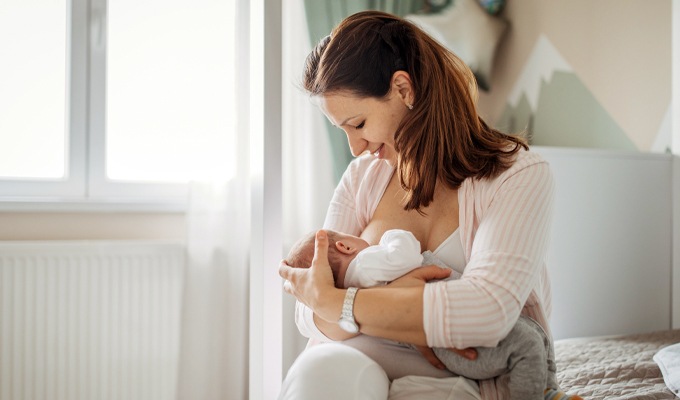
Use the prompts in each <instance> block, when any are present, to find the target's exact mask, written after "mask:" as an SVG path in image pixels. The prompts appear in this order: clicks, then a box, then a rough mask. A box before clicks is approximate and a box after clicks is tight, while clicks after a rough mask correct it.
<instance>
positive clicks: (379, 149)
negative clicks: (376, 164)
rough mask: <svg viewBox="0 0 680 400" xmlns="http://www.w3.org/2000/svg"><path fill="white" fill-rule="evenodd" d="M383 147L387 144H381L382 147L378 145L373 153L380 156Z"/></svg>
mask: <svg viewBox="0 0 680 400" xmlns="http://www.w3.org/2000/svg"><path fill="white" fill-rule="evenodd" d="M383 147H385V145H384V144H381V145H380V147H378V149H377V150H376V151H374V152H373V155H374V156H376V157H378V158H380V152H381V151H382V149H383Z"/></svg>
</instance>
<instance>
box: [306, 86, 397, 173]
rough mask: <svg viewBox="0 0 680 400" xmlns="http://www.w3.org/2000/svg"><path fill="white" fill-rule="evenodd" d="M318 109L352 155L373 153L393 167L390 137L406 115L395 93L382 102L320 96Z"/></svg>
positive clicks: (349, 96)
mask: <svg viewBox="0 0 680 400" xmlns="http://www.w3.org/2000/svg"><path fill="white" fill-rule="evenodd" d="M320 107H321V110H322V111H323V113H324V114H325V115H326V117H327V118H328V120H329V121H330V122H331V123H332V124H333V125H335V126H337V127H338V128H340V129H342V130H343V131H345V134H346V135H347V141H348V142H349V148H350V150H351V151H352V155H353V156H354V157H357V156H359V155H361V154H363V153H365V152H369V153H373V154H375V155H376V156H377V157H378V158H380V159H382V160H385V161H386V162H387V163H388V164H390V165H392V166H395V165H396V163H397V152H396V151H395V149H394V134H395V132H396V131H397V127H399V124H400V123H401V120H402V119H403V118H404V116H405V115H406V113H407V112H409V109H408V107H407V106H406V102H405V100H404V98H403V96H401V95H400V94H399V92H398V91H396V90H391V91H390V93H389V94H388V96H387V98H386V99H376V98H373V97H357V96H355V95H352V94H349V93H347V92H340V93H338V92H336V93H332V94H326V95H324V96H321V99H320Z"/></svg>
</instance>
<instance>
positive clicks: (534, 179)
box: [296, 151, 554, 400]
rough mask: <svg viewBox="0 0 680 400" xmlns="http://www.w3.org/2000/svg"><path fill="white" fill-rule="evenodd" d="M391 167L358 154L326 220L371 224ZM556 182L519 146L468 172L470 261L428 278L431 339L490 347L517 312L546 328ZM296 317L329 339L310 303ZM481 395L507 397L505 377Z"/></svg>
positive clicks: (351, 227) (465, 218)
mask: <svg viewBox="0 0 680 400" xmlns="http://www.w3.org/2000/svg"><path fill="white" fill-rule="evenodd" d="M391 175H392V168H391V167H389V166H388V165H387V164H386V163H384V162H382V161H380V160H378V159H376V158H375V157H373V156H372V155H366V156H362V157H359V158H357V159H355V160H354V161H353V162H352V163H351V164H350V166H349V167H348V169H347V171H346V172H345V174H344V176H343V178H342V180H341V182H340V184H339V185H338V187H337V188H336V190H335V194H334V196H333V199H332V200H331V204H330V206H329V210H328V214H327V216H326V221H325V223H324V228H327V229H334V230H338V231H342V232H347V233H350V234H355V235H358V234H360V233H361V231H362V230H363V228H364V227H365V226H366V225H367V224H368V222H369V221H370V219H371V216H372V215H373V212H374V211H375V209H376V207H377V205H378V202H379V201H380V198H381V197H382V194H383V192H384V190H385V188H386V187H387V183H388V182H389V179H390V177H391ZM553 193H554V182H553V178H552V174H551V172H550V168H549V166H548V164H547V163H546V162H545V161H544V160H543V159H542V158H541V157H540V156H539V155H537V154H536V153H533V152H530V151H520V152H519V153H518V156H517V159H516V161H515V163H514V164H513V166H512V167H510V168H509V169H508V170H506V171H505V172H503V173H502V174H501V175H500V176H498V177H496V178H494V179H484V180H478V179H467V180H466V181H464V182H463V184H462V186H461V187H460V189H459V191H458V202H459V209H460V211H459V223H460V229H461V242H462V245H463V249H464V251H465V258H466V261H467V265H466V267H465V271H464V273H463V276H462V278H461V279H460V280H452V281H441V282H435V283H429V284H427V285H426V286H425V292H424V295H423V300H424V320H423V324H424V329H425V334H426V337H427V342H428V345H429V346H431V347H457V348H466V347H476V346H487V347H493V346H496V345H497V344H498V342H499V341H500V340H501V339H503V338H504V337H505V335H507V333H508V332H509V331H510V329H511V328H512V327H513V326H514V324H515V322H516V321H517V318H518V317H519V315H520V313H522V314H523V315H527V316H529V317H531V318H533V319H534V320H536V321H537V322H538V323H539V324H540V325H541V326H543V328H544V329H545V330H546V332H548V335H550V333H549V328H548V323H547V321H548V317H549V315H550V309H551V304H550V298H551V294H550V282H549V279H548V271H547V267H546V264H545V256H546V250H547V247H548V236H549V233H550V222H551V219H552V204H553ZM296 323H297V325H298V328H299V329H300V332H301V333H302V334H303V335H304V336H306V337H309V338H310V339H311V340H310V344H313V343H315V342H318V341H327V340H329V339H328V338H326V337H325V336H324V335H323V333H321V331H319V330H318V329H317V328H316V326H315V325H314V322H313V315H312V312H311V310H310V309H309V308H307V307H305V306H304V305H302V304H300V303H298V306H297V312H296ZM480 390H481V394H482V398H483V399H485V400H486V399H503V398H508V396H507V382H501V381H500V379H496V380H487V381H482V382H480Z"/></svg>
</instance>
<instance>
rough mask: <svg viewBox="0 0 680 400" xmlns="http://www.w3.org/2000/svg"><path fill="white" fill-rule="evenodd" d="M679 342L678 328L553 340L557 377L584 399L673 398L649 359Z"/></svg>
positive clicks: (565, 387) (563, 387) (569, 391)
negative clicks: (623, 334)
mask: <svg viewBox="0 0 680 400" xmlns="http://www.w3.org/2000/svg"><path fill="white" fill-rule="evenodd" d="M679 342H680V330H668V331H659V332H652V333H645V334H637V335H625V336H608V337H597V338H582V339H563V340H558V341H556V342H555V358H556V361H557V380H558V382H559V384H560V386H561V388H562V390H564V391H566V392H567V393H569V394H578V395H580V396H581V397H583V398H586V399H619V400H622V399H650V400H652V399H676V396H675V395H674V394H673V393H672V392H671V391H670V390H668V388H667V387H666V384H665V383H664V380H663V375H662V373H661V370H660V369H659V366H658V365H657V364H656V362H654V360H653V359H652V358H653V357H654V354H655V353H656V352H657V351H659V350H660V349H661V348H663V347H666V346H668V345H671V344H674V343H679Z"/></svg>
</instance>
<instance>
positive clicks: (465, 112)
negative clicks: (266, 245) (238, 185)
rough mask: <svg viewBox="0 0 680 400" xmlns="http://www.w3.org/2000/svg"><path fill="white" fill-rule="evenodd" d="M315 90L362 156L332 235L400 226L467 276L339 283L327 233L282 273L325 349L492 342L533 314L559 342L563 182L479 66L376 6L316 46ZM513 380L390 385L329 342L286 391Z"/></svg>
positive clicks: (380, 392) (297, 368) (475, 387)
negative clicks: (554, 287) (557, 267)
mask: <svg viewBox="0 0 680 400" xmlns="http://www.w3.org/2000/svg"><path fill="white" fill-rule="evenodd" d="M303 83H304V87H305V89H306V90H307V91H308V92H309V93H310V94H311V95H312V96H313V97H314V98H315V99H318V101H319V106H320V108H321V110H322V111H323V112H324V114H325V115H326V117H327V118H328V119H329V120H330V121H331V123H333V124H334V125H335V126H337V127H339V128H340V129H342V130H343V131H344V132H345V134H346V135H347V139H348V141H349V146H350V149H351V151H352V154H353V155H354V156H355V157H357V158H356V159H355V160H354V161H353V162H352V163H351V164H350V166H349V167H348V169H347V171H346V172H345V174H344V176H343V178H342V180H341V182H340V184H339V185H338V187H337V188H336V191H335V194H334V197H333V200H332V201H331V204H330V207H329V210H328V214H327V217H326V222H325V224H324V227H325V228H327V229H334V230H338V231H342V232H346V233H348V234H353V235H360V236H361V237H362V238H363V239H365V240H367V241H368V242H369V243H371V244H376V243H378V241H379V239H380V237H381V235H382V234H383V233H384V232H385V231H387V230H389V229H404V230H408V231H410V232H412V233H413V234H414V235H415V236H416V238H417V239H418V240H419V242H420V243H421V246H422V249H421V250H422V251H425V250H430V251H433V252H434V253H435V254H436V255H437V256H438V258H440V259H441V260H442V261H444V262H445V263H447V264H448V265H453V267H454V269H460V271H461V272H464V273H463V276H462V278H461V279H459V280H452V281H440V280H439V279H442V278H445V277H446V276H447V275H448V272H445V271H443V270H441V269H439V268H438V267H423V268H419V269H416V270H415V271H414V272H412V273H409V274H407V275H405V276H404V277H402V278H400V279H398V280H396V281H394V282H393V283H392V284H390V285H388V286H386V287H383V288H377V289H375V288H374V289H361V290H358V291H357V290H356V289H352V288H350V289H347V290H344V289H337V288H335V287H334V284H333V276H332V273H331V270H330V267H329V265H328V259H327V245H328V242H327V240H328V239H327V238H326V237H325V234H324V232H323V231H319V234H318V235H317V243H316V253H315V258H314V261H313V263H312V266H311V268H309V269H293V268H290V267H289V266H287V265H285V264H284V263H282V265H281V266H280V270H279V273H280V275H281V276H282V277H283V278H284V279H286V281H287V283H286V286H285V287H286V291H287V292H289V293H291V294H293V295H294V296H295V297H296V298H297V299H298V305H299V306H298V309H297V312H296V320H297V321H296V322H297V323H298V327H299V328H300V330H301V332H302V333H303V334H304V335H306V336H308V337H310V338H311V340H310V344H314V343H316V342H320V341H342V340H347V339H351V338H354V337H358V338H361V337H376V338H384V339H389V340H392V341H397V342H405V343H412V344H416V345H419V346H424V347H425V346H429V347H448V348H457V349H466V348H474V347H477V346H487V347H489V346H490V347H493V346H496V345H497V344H498V342H499V341H500V340H501V339H503V338H504V337H505V335H506V334H507V333H508V332H509V330H510V329H511V328H512V326H513V325H514V324H515V322H516V321H517V319H518V318H519V315H520V313H521V314H523V315H527V316H529V317H531V318H533V319H534V320H535V321H537V322H538V323H539V324H540V325H541V326H542V327H543V328H544V329H545V330H546V332H547V331H548V326H547V322H546V321H547V317H548V315H549V312H550V286H549V281H548V277H547V269H546V265H545V255H546V250H547V245H548V240H547V236H548V232H549V231H550V219H551V211H552V200H553V186H554V184H553V180H552V175H551V173H550V169H549V167H548V165H547V164H546V163H545V162H544V161H543V160H542V159H541V158H540V157H539V156H538V155H536V154H533V153H531V152H529V151H528V146H527V145H526V144H525V143H524V141H523V140H522V139H521V138H518V137H514V136H510V135H507V134H504V133H502V132H499V131H497V130H494V129H492V128H490V127H489V126H487V125H486V123H485V122H484V121H483V120H482V119H481V118H480V117H479V116H478V114H477V110H476V105H475V102H476V97H477V92H476V83H475V80H474V76H473V74H472V73H471V71H470V69H469V68H468V67H467V66H465V65H464V63H463V62H462V61H460V59H458V58H457V57H456V56H455V55H453V54H452V53H451V52H450V51H448V50H447V49H446V48H444V47H443V46H442V45H440V44H439V43H437V42H436V41H434V40H433V39H432V38H431V37H430V36H428V35H427V34H425V33H424V32H423V31H422V30H420V29H419V28H417V27H416V26H414V25H413V24H411V23H409V22H408V21H405V20H403V19H401V18H398V17H396V16H393V15H390V14H386V13H381V12H376V11H366V12H361V13H357V14H354V15H352V16H350V17H348V18H347V19H345V20H344V21H342V22H341V23H340V24H339V25H338V26H337V27H336V28H335V29H334V30H333V32H332V33H331V35H330V36H328V37H326V38H325V39H323V40H322V41H321V42H320V43H319V44H318V45H317V46H316V48H315V49H314V50H313V51H312V53H311V54H310V55H309V56H308V58H307V62H306V66H305V71H304V77H303ZM456 264H457V265H456ZM357 335H359V336H357ZM468 352H469V350H468ZM460 353H461V354H467V352H464V351H461V352H460ZM426 354H427V357H428V360H430V362H431V363H432V364H434V365H438V364H439V363H438V360H436V358H435V357H433V356H432V354H431V353H426ZM472 357H474V356H472ZM418 375H424V374H418ZM506 386H507V382H504V381H503V379H502V378H501V379H496V380H490V381H481V382H479V383H477V382H475V381H472V380H468V379H465V378H462V377H451V378H435V377H423V376H405V377H403V378H399V379H395V380H394V382H393V383H392V384H391V385H390V383H389V380H388V379H387V377H386V375H385V373H384V370H383V369H382V368H381V367H380V365H378V364H377V363H375V362H373V361H372V360H371V358H369V357H367V356H365V355H364V354H363V353H361V352H358V351H356V350H354V349H352V348H350V347H349V346H343V345H337V344H336V345H328V344H324V345H318V346H311V347H309V348H308V349H307V350H305V351H304V352H303V353H302V354H301V356H300V357H299V358H298V360H297V361H296V363H295V365H294V366H293V367H292V368H291V370H290V371H289V375H288V377H287V378H286V381H285V382H284V385H283V390H282V395H281V397H282V398H291V399H292V398H297V399H304V398H315V397H316V396H323V397H320V398H326V399H328V398H337V399H349V398H370V399H373V398H375V399H385V398H387V397H388V392H389V398H390V399H396V398H418V399H425V398H433V399H434V398H455V399H480V398H484V399H487V398H504V397H503V396H504V394H505V393H506V392H505V388H506ZM409 396H411V397H409Z"/></svg>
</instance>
